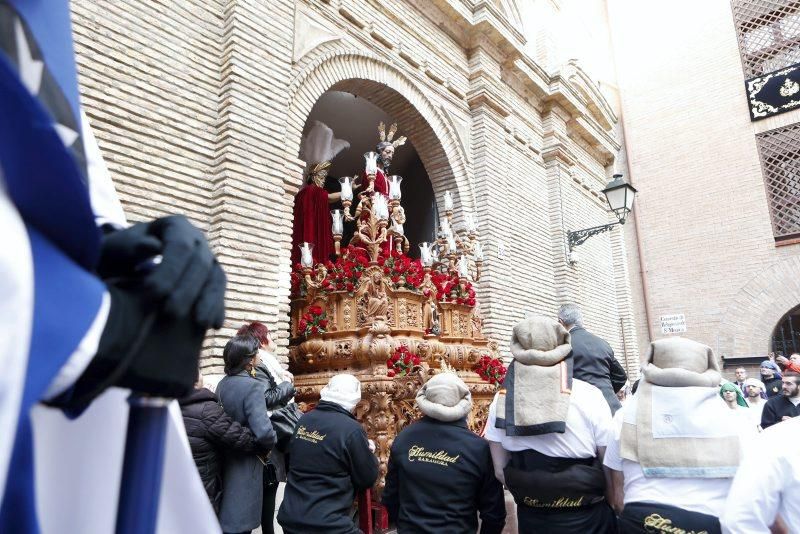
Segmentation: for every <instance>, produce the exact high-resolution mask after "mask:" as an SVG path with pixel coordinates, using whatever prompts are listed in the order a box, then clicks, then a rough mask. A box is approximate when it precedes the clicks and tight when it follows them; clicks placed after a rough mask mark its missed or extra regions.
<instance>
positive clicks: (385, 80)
mask: <svg viewBox="0 0 800 534" xmlns="http://www.w3.org/2000/svg"><path fill="white" fill-rule="evenodd" d="M329 90H335V91H345V92H349V93H352V94H355V95H357V96H359V97H360V98H364V99H366V100H368V101H370V102H371V103H373V104H375V105H376V106H378V107H379V108H381V109H383V110H384V111H385V112H386V113H387V114H388V115H389V116H390V117H392V118H393V120H395V121H397V123H398V126H399V130H400V132H401V134H402V135H405V136H407V137H408V138H409V140H410V141H411V143H413V145H414V147H415V148H416V149H417V153H418V154H419V157H420V159H421V160H422V164H423V165H424V167H425V170H426V171H427V173H428V176H429V178H430V180H431V184H432V186H433V190H434V193H435V194H436V196H437V200H438V201H441V195H442V193H443V192H444V191H445V190H448V189H449V190H452V191H453V194H454V197H455V198H454V201H455V202H456V204H458V203H460V204H461V206H463V207H464V208H466V209H469V210H473V211H474V208H475V206H474V194H473V191H472V187H471V185H470V182H469V179H468V168H467V163H466V159H467V158H466V154H464V152H463V149H462V147H461V146H460V143H459V140H458V138H457V135H456V133H455V131H454V130H453V129H452V127H451V126H450V124H449V123H448V122H447V121H446V120H445V119H444V117H443V116H442V112H440V111H439V110H437V109H436V107H435V106H434V105H433V104H432V103H431V102H430V100H429V99H428V98H427V97H426V96H425V94H424V93H423V91H422V89H421V88H420V87H418V86H417V85H416V84H415V83H414V82H412V81H411V80H410V79H409V78H408V77H407V76H405V75H404V74H403V73H402V72H401V71H400V70H399V69H398V68H396V67H395V66H393V65H391V64H388V63H386V62H385V61H382V60H381V59H380V58H378V57H377V56H375V55H373V54H370V53H367V52H361V51H337V52H331V53H327V54H324V55H322V56H320V57H319V58H317V59H316V60H315V61H314V62H312V63H311V64H310V65H308V66H307V67H306V68H305V69H303V71H301V72H300V73H299V74H298V75H297V76H296V77H295V79H294V80H293V82H292V83H291V85H290V95H291V96H290V103H289V114H288V117H289V124H287V128H286V140H285V149H286V155H287V159H288V160H292V159H296V158H297V155H298V152H299V148H300V139H301V135H302V131H303V126H304V125H305V123H306V119H307V118H308V115H309V113H310V112H311V108H312V107H313V106H314V104H315V103H316V101H317V100H318V99H319V97H320V96H322V94H323V93H324V92H326V91H329ZM376 140H377V133H376ZM442 208H443V207H442ZM457 210H458V208H457Z"/></svg>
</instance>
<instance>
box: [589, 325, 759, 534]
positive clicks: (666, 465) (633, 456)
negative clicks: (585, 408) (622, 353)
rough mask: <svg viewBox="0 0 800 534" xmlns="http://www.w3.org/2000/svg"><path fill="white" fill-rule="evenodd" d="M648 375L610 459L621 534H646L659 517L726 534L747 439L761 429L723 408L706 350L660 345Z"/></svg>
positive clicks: (672, 342)
mask: <svg viewBox="0 0 800 534" xmlns="http://www.w3.org/2000/svg"><path fill="white" fill-rule="evenodd" d="M643 375H644V376H643V380H642V383H641V386H640V387H639V391H638V393H637V394H636V395H635V396H634V397H633V398H632V399H631V400H630V402H629V403H628V404H626V405H625V406H624V407H623V408H622V409H621V410H620V411H619V412H618V413H617V415H616V418H615V419H616V421H617V423H618V432H617V433H616V435H615V438H614V439H612V440H611V442H610V443H609V446H608V450H607V451H606V455H605V460H604V463H605V465H606V467H608V468H609V469H610V470H611V473H612V480H613V481H614V490H615V493H616V495H617V496H618V497H617V498H616V499H615V501H621V502H615V505H617V506H618V507H620V508H621V507H622V505H623V503H624V508H623V509H622V511H621V514H620V517H619V522H620V532H623V533H631V532H646V531H647V529H648V528H650V527H652V525H651V524H650V523H651V522H652V518H653V517H654V515H656V514H657V515H659V516H660V517H661V518H664V520H665V521H670V522H671V523H664V524H668V525H671V526H672V528H674V529H675V530H676V531H677V530H678V529H683V530H684V531H686V532H690V531H696V532H699V531H702V530H705V531H707V532H709V533H712V532H720V526H719V519H718V517H719V514H720V513H721V512H722V508H723V506H724V503H725V497H726V495H727V492H728V489H729V488H730V484H731V479H732V477H733V475H734V474H735V473H736V469H737V467H738V465H739V450H740V437H742V436H744V435H748V434H754V433H755V428H754V427H753V426H752V425H743V424H741V419H740V418H739V416H738V415H737V412H735V411H732V410H731V409H729V408H728V406H727V405H726V404H725V403H724V402H720V399H719V383H720V380H721V377H720V372H719V364H718V362H717V358H716V356H715V355H714V352H713V351H712V350H711V348H710V347H707V346H706V345H703V344H701V343H697V342H696V341H692V340H690V339H685V338H680V337H673V338H668V339H659V340H656V341H654V342H652V343H651V345H650V350H649V353H648V355H647V358H646V361H645V364H644V366H643ZM730 386H731V387H733V388H734V389H738V388H736V386H735V385H733V384H730Z"/></svg>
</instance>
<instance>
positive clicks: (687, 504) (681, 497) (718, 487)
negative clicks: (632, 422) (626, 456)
mask: <svg viewBox="0 0 800 534" xmlns="http://www.w3.org/2000/svg"><path fill="white" fill-rule="evenodd" d="M634 406H635V405H634ZM624 409H625V407H623V408H622V409H621V410H619V411H618V412H617V413H616V414H614V429H615V430H614V432H613V435H612V437H611V439H610V440H609V443H608V448H606V455H605V457H604V458H603V465H605V466H606V467H608V468H609V469H613V470H614V471H622V474H623V476H624V478H625V483H624V486H623V492H624V494H625V498H624V503H625V504H628V503H629V502H652V503H658V504H666V505H669V506H677V507H678V508H683V509H684V510H688V511H690V512H700V513H702V514H709V515H713V516H716V517H719V515H720V514H721V513H722V509H723V507H724V505H725V496H726V495H727V494H728V489H729V488H730V486H731V480H732V479H730V478H654V477H651V478H647V477H646V476H644V472H643V471H642V466H641V465H639V463H637V462H631V461H630V460H623V459H622V458H621V457H620V454H619V437H620V431H621V429H622V417H623V415H622V413H623V410H624Z"/></svg>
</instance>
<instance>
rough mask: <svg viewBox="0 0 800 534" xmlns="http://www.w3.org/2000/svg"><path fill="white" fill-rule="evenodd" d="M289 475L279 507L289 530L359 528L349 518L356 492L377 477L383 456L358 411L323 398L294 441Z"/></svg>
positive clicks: (347, 532) (338, 533) (334, 532)
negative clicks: (374, 447) (371, 441)
mask: <svg viewBox="0 0 800 534" xmlns="http://www.w3.org/2000/svg"><path fill="white" fill-rule="evenodd" d="M289 458H290V460H289V476H288V480H287V482H286V490H285V491H284V494H283V504H281V508H280V511H279V512H278V523H280V524H281V526H282V527H283V530H284V531H285V532H287V533H307V532H325V533H330V534H351V533H357V532H359V530H358V528H357V527H356V526H355V524H354V523H353V520H352V518H351V517H350V509H351V508H352V506H353V501H354V500H355V496H356V492H357V491H363V490H365V489H367V488H369V487H371V486H372V485H373V484H374V483H375V480H377V478H378V459H377V458H376V457H375V455H374V454H372V452H370V450H369V443H368V442H367V434H366V433H365V432H364V429H363V428H362V427H361V425H360V424H359V423H358V421H356V419H355V417H353V414H351V413H350V412H348V411H347V410H345V409H344V408H342V407H341V406H339V405H338V404H334V403H332V402H326V401H320V403H319V404H318V405H317V407H316V408H315V409H313V410H312V411H310V412H308V413H306V414H303V416H302V417H301V418H300V421H299V422H298V423H297V428H296V429H295V433H294V437H292V440H291V441H290V442H289Z"/></svg>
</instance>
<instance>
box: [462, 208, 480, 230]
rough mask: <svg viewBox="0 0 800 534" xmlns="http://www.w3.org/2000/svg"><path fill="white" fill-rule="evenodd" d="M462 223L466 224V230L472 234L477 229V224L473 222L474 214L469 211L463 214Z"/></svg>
mask: <svg viewBox="0 0 800 534" xmlns="http://www.w3.org/2000/svg"><path fill="white" fill-rule="evenodd" d="M464 224H465V225H466V226H467V232H469V233H470V234H474V233H475V232H477V231H478V225H477V224H475V216H474V215H472V214H471V213H465V214H464Z"/></svg>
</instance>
